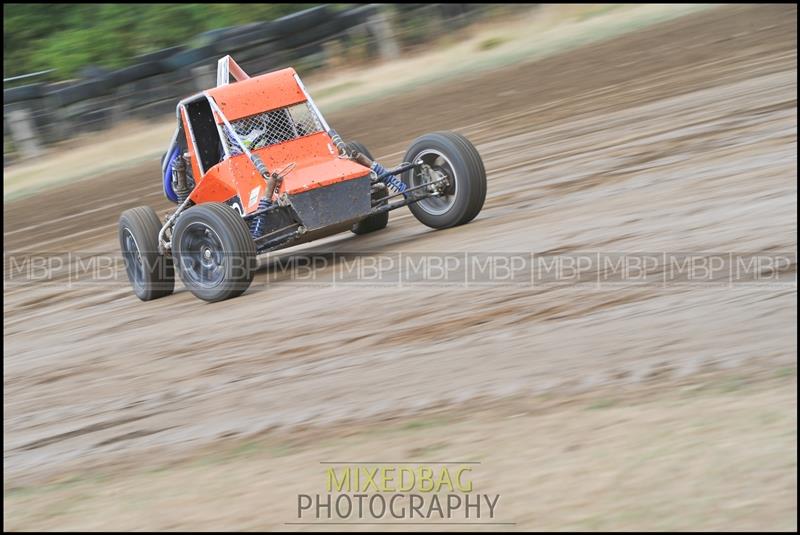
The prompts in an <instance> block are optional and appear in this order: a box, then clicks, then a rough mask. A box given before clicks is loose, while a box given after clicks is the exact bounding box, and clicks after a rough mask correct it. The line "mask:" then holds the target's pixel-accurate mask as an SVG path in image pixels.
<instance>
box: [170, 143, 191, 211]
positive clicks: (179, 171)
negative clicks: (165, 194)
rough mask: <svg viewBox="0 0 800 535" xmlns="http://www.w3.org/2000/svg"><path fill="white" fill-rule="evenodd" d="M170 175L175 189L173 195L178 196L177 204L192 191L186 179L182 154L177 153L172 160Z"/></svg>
mask: <svg viewBox="0 0 800 535" xmlns="http://www.w3.org/2000/svg"><path fill="white" fill-rule="evenodd" d="M172 177H173V179H174V184H173V189H174V190H175V195H177V196H178V204H182V203H183V201H185V200H186V197H188V196H189V194H190V193H191V192H192V188H191V187H190V186H189V183H188V181H187V180H186V158H185V156H184V155H182V154H178V157H177V158H175V161H174V162H172Z"/></svg>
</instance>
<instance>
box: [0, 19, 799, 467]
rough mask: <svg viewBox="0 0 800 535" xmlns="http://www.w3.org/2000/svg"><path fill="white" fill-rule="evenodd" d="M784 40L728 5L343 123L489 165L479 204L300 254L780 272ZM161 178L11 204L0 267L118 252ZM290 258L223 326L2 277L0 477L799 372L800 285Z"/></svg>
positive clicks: (790, 198) (382, 151)
mask: <svg viewBox="0 0 800 535" xmlns="http://www.w3.org/2000/svg"><path fill="white" fill-rule="evenodd" d="M792 14H794V17H792V16H791V15H792ZM795 20H796V7H793V6H758V7H747V6H734V7H726V8H720V9H717V10H714V11H713V12H709V13H706V14H703V15H700V16H694V17H692V18H690V19H688V20H680V21H673V22H670V23H667V24H664V25H661V26H659V27H658V28H653V29H650V30H648V31H647V32H641V33H637V34H631V35H629V36H624V37H621V38H618V39H614V40H611V41H609V42H606V43H601V44H598V45H593V46H592V47H590V48H586V49H581V50H575V51H571V52H568V53H566V54H562V55H561V56H559V57H556V58H549V59H546V60H543V61H540V62H537V63H532V64H528V65H522V66H516V67H514V68H511V69H503V70H500V71H497V72H493V73H490V74H488V75H481V76H479V77H478V76H476V77H471V78H468V79H466V80H465V81H457V82H454V83H449V84H446V85H443V86H438V87H435V88H424V89H420V90H418V91H415V92H410V93H408V94H405V95H400V96H396V97H391V98H388V99H386V100H385V101H384V102H381V103H376V104H367V105H365V106H363V107H360V108H359V109H358V110H353V111H352V112H349V113H348V114H346V115H345V114H336V115H334V116H333V117H330V118H329V119H330V120H331V122H332V124H336V125H337V128H339V130H340V131H342V132H343V133H345V134H347V135H349V136H352V137H354V138H358V139H360V140H361V141H363V142H366V143H367V144H368V145H369V146H370V147H375V149H374V152H375V153H376V154H378V155H381V156H385V157H387V158H388V159H389V163H393V162H395V161H399V159H400V158H401V157H402V153H403V150H404V148H405V147H406V146H407V145H408V143H409V142H410V141H411V138H413V137H414V136H416V135H418V134H420V133H422V132H424V131H426V130H437V129H443V128H457V129H459V130H460V131H462V132H463V133H465V134H466V135H468V136H469V137H471V138H472V139H474V141H475V142H476V145H477V146H478V149H479V150H480V152H481V154H482V155H483V157H484V160H485V162H486V166H487V171H488V175H489V194H488V198H487V202H486V206H485V208H484V211H483V212H482V213H481V215H480V216H479V217H478V218H477V219H476V220H475V221H474V222H472V223H471V224H469V225H467V226H464V227H460V228H455V229H451V230H448V231H443V232H434V231H430V230H429V229H426V228H425V227H422V226H421V225H420V224H419V223H418V222H417V221H416V220H415V219H414V218H413V217H412V216H411V215H410V214H408V213H407V212H395V213H393V214H392V216H391V218H390V224H389V228H388V229H387V230H386V231H382V232H379V233H376V234H374V235H368V236H363V237H358V238H355V237H352V236H349V235H341V236H337V237H335V238H331V239H327V240H325V241H322V242H317V243H314V244H311V245H309V246H306V247H303V248H301V251H303V252H306V251H311V252H318V253H321V254H322V253H324V254H326V255H329V257H330V258H333V255H339V256H346V255H347V254H362V253H381V252H384V253H386V252H391V253H412V254H413V253H421V252H442V251H446V252H454V253H463V252H485V253H491V252H500V251H505V252H515V251H517V252H550V253H559V252H560V253H563V252H580V251H698V252H703V251H751V252H758V251H793V250H795V249H796V242H797V223H796V215H795V209H796V203H797V189H796V176H797V164H796V135H797V114H796V113H797V112H796V105H797V104H796V96H797V89H796V72H797V63H796V42H797V37H796V23H794V21H795ZM587 73H591V75H587ZM423 107H424V109H426V110H429V113H426V114H425V115H424V116H423V117H420V120H419V121H413V122H410V121H407V120H406V119H407V117H406V116H407V113H408V112H407V110H419V109H422V108H423ZM390 124H391V125H395V126H393V127H391V128H389V127H387V126H384V125H390ZM157 168H158V164H157V162H153V163H151V164H148V165H143V166H141V167H140V168H137V169H133V170H126V171H120V172H116V173H111V174H109V176H108V177H104V178H103V179H93V180H87V181H83V182H81V183H78V184H74V185H66V186H62V187H58V188H54V189H53V190H52V191H48V192H43V193H41V194H40V195H37V196H36V197H35V198H31V199H21V200H18V201H15V202H13V203H11V204H7V205H4V214H5V216H6V217H5V220H6V227H5V228H4V238H5V239H6V246H5V251H6V253H8V252H9V251H19V250H23V251H36V250H41V249H42V248H45V249H50V248H52V249H57V250H56V251H55V253H53V254H64V253H76V252H77V253H82V254H83V255H86V256H91V255H92V254H99V253H102V252H113V253H114V254H115V255H116V254H117V245H116V220H117V218H118V216H119V213H120V212H121V211H122V210H124V209H125V208H128V207H130V206H135V205H139V204H142V203H151V204H153V206H154V207H155V208H156V209H157V210H158V211H159V213H163V211H165V210H167V209H168V208H169V204H168V203H167V202H166V201H164V200H163V199H162V198H161V191H160V185H159V181H158V169H157ZM40 206H48V207H52V210H51V212H52V213H51V216H52V219H51V220H50V221H49V222H46V221H42V220H41V216H40V215H39V212H38V211H37V207H40ZM49 223H50V224H49ZM293 254H296V253H293V252H292V251H287V252H282V253H280V254H277V255H269V256H265V257H262V259H261V264H262V265H261V269H260V270H259V273H258V274H257V277H256V280H255V282H254V284H253V288H252V289H251V290H250V291H248V292H247V293H246V294H245V295H244V296H242V297H241V298H238V299H235V300H232V301H228V302H223V303H218V304H214V305H207V304H205V303H202V302H200V301H198V300H196V299H195V298H194V297H193V296H192V295H191V294H189V293H188V292H187V291H185V290H184V289H183V288H182V286H181V285H180V284H178V291H177V292H176V294H175V295H173V296H171V297H169V298H166V299H162V300H158V301H154V302H150V303H141V302H139V301H138V300H136V299H135V298H134V297H133V296H132V295H131V294H130V292H129V290H128V286H127V281H126V280H125V279H124V276H123V277H122V278H121V279H119V278H115V277H112V278H111V279H110V280H107V281H105V282H103V283H102V284H100V283H96V282H95V283H92V281H91V280H87V279H86V277H85V275H84V276H83V277H77V279H73V278H72V277H71V276H70V272H69V269H70V267H71V266H72V264H66V265H61V266H60V267H59V268H58V269H54V270H53V273H52V275H53V276H54V281H52V282H51V283H49V284H42V283H37V282H30V281H24V280H23V281H17V280H14V281H9V278H8V273H9V269H10V268H9V266H8V265H5V264H4V273H5V274H6V280H5V284H4V297H5V300H4V320H3V321H4V328H5V329H6V332H5V335H6V336H5V337H4V338H5V348H6V349H5V352H4V377H3V381H4V387H5V390H6V396H5V398H4V409H5V410H4V434H5V437H6V445H5V447H4V453H5V459H4V466H5V468H6V470H7V471H8V473H10V474H12V477H15V478H18V477H23V476H24V475H25V476H27V475H31V474H36V473H40V472H46V471H48V470H51V469H54V468H56V467H60V466H62V463H78V462H93V461H95V460H110V459H114V458H117V457H120V456H127V455H131V454H132V453H135V452H136V451H140V450H142V449H146V448H150V447H169V448H175V449H181V448H186V447H193V446H195V445H201V444H204V443H207V442H211V441H214V440H216V439H218V438H220V437H228V436H232V435H240V434H250V433H258V432H262V431H264V430H269V429H273V428H275V427H278V426H289V427H291V426H296V425H298V424H303V425H325V424H330V423H336V422H341V421H344V420H347V419H360V418H372V417H376V416H380V415H384V416H391V415H395V414H401V413H406V412H413V411H415V410H419V409H422V408H425V407H430V406H436V405H441V404H458V403H461V402H463V401H466V400H470V399H475V398H487V399H493V398H503V397H507V396H512V395H518V394H526V393H539V392H562V393H563V392H571V391H575V390H580V389H588V388H593V387H595V386H597V385H599V384H604V385H609V384H610V385H619V386H620V387H625V386H626V385H628V386H630V385H635V384H637V383H639V382H644V381H651V380H652V381H656V380H662V379H664V378H665V377H670V376H680V375H685V374H691V373H696V372H697V371H699V370H706V369H714V368H720V367H736V366H744V365H749V366H754V367H755V368H757V369H761V370H770V369H774V368H776V367H781V366H796V361H795V357H794V355H795V354H796V328H795V327H794V325H795V324H796V286H794V287H793V288H792V287H786V286H781V287H766V286H765V287H734V288H725V287H713V288H703V287H666V288H664V287H649V286H640V285H635V284H628V285H623V284H620V285H615V286H613V287H603V288H586V287H572V288H570V287H551V286H542V287H528V286H496V287H469V288H462V287H445V288H442V287H435V286H421V285H420V286H411V287H406V288H399V287H394V286H391V285H388V286H366V285H358V284H351V285H343V286H339V287H332V286H331V285H329V284H324V283H322V284H320V283H316V284H315V283H313V281H312V282H308V281H292V280H285V279H284V280H281V277H280V276H276V269H277V268H276V264H275V259H276V258H285V257H291V255H293ZM335 269H336V267H335V266H333V265H327V266H323V267H321V268H320V269H319V270H318V271H317V273H316V275H317V276H318V280H325V277H330V275H331V274H332V273H333V271H334V270H335ZM795 269H796V268H795ZM114 273H116V275H120V274H121V273H120V272H119V271H115V272H114ZM278 275H279V274H278Z"/></svg>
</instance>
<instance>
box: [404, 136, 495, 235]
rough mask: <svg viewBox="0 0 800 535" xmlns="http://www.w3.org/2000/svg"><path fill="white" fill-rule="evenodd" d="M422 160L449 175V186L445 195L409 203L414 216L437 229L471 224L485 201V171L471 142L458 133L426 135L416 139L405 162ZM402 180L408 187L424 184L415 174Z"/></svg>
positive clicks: (412, 172)
mask: <svg viewBox="0 0 800 535" xmlns="http://www.w3.org/2000/svg"><path fill="white" fill-rule="evenodd" d="M419 158H422V159H423V160H424V161H426V163H428V164H429V165H431V166H432V167H434V168H435V169H438V170H440V171H442V172H443V173H444V174H445V175H447V176H448V178H449V179H450V184H449V186H448V188H447V189H446V190H445V195H444V196H442V197H431V198H428V199H424V200H422V201H419V202H416V203H413V204H410V205H409V209H410V210H411V213H412V214H414V217H416V218H417V219H418V220H419V221H420V222H421V223H423V224H424V225H427V226H429V227H431V228H435V229H443V228H450V227H455V226H458V225H463V224H465V223H469V222H470V221H472V220H473V219H474V218H475V216H477V215H478V213H479V212H480V211H481V208H483V203H484V201H485V200H486V169H485V168H484V166H483V161H482V160H481V155H480V154H478V151H477V149H475V147H474V146H473V145H472V143H470V142H469V140H468V139H467V138H465V137H464V136H462V135H461V134H457V133H456V132H434V133H432V134H426V135H424V136H422V137H419V138H417V139H416V140H414V142H413V143H412V144H411V147H410V148H409V149H408V152H406V156H405V158H404V159H403V161H406V162H412V161H415V160H417V159H419ZM403 181H404V182H405V183H406V184H407V185H409V186H415V185H419V184H420V183H422V182H421V178H420V177H419V174H418V173H414V171H408V172H406V173H405V174H404V176H403Z"/></svg>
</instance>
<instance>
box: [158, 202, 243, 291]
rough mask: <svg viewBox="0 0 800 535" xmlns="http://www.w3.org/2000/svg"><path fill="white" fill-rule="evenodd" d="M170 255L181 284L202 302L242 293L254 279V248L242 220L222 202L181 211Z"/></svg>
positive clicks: (173, 234)
mask: <svg viewBox="0 0 800 535" xmlns="http://www.w3.org/2000/svg"><path fill="white" fill-rule="evenodd" d="M172 236H173V238H172V254H173V256H174V257H175V259H176V264H177V266H178V270H179V271H180V274H181V279H182V280H183V283H184V284H185V285H186V287H187V288H189V291H190V292H192V293H193V294H194V295H195V296H197V297H199V298H200V299H203V300H204V301H212V302H213V301H222V300H224V299H230V298H231V297H237V296H239V295H241V294H243V293H244V292H245V290H247V288H248V287H249V286H250V283H251V282H252V281H253V276H254V275H255V268H256V264H257V259H256V247H255V244H254V243H253V238H252V237H251V236H250V230H249V229H248V228H247V224H246V223H245V221H244V219H242V217H241V216H240V215H239V214H238V212H236V211H235V210H234V209H233V208H231V207H230V206H228V205H227V204H223V203H205V204H200V205H197V206H193V207H191V208H189V209H188V210H186V211H185V212H183V213H182V214H181V215H180V217H179V218H178V222H177V223H176V224H175V229H174V231H173V233H172Z"/></svg>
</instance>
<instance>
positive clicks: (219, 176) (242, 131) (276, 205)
mask: <svg viewBox="0 0 800 535" xmlns="http://www.w3.org/2000/svg"><path fill="white" fill-rule="evenodd" d="M231 77H233V79H234V81H233V82H232V81H231ZM177 116H178V127H177V129H176V131H175V134H174V136H173V138H172V141H171V144H170V147H169V150H168V151H167V153H166V155H165V156H164V159H163V161H162V172H163V186H164V194H165V195H166V196H167V198H168V199H170V200H171V201H173V202H175V203H176V204H177V205H178V206H177V209H176V210H175V211H174V212H172V214H170V215H169V216H168V217H167V218H166V221H163V222H162V221H161V220H160V219H159V218H158V216H157V215H156V213H155V211H154V210H153V209H152V208H150V207H147V206H142V207H137V208H132V209H130V210H126V211H125V212H123V214H122V216H121V217H120V222H119V239H120V246H121V249H122V254H123V257H124V260H125V266H126V271H127V274H128V278H129V280H130V282H131V285H132V286H133V290H134V293H135V294H136V295H137V296H138V297H139V298H140V299H142V300H145V301H146V300H149V299H155V298H158V297H163V296H165V295H169V294H170V293H172V291H173V289H174V286H175V274H174V273H175V270H174V267H173V261H174V265H177V267H178V272H179V273H180V276H181V279H182V280H183V282H184V284H185V285H186V286H187V287H188V288H189V290H190V291H191V292H192V293H193V294H194V295H196V296H197V297H199V298H201V299H204V300H206V301H220V300H223V299H227V298H230V297H235V296H237V295H240V294H241V293H243V292H244V291H245V290H246V289H247V288H248V287H249V285H250V282H251V281H252V279H253V275H254V272H255V268H256V266H257V260H256V255H257V254H258V253H261V252H266V251H272V250H275V249H279V248H283V247H288V246H290V245H296V244H298V243H303V242H307V241H310V240H314V239H317V238H321V237H324V236H328V235H331V234H334V233H338V232H342V231H345V230H348V229H350V230H352V232H354V233H356V234H364V233H367V232H373V231H376V230H380V229H382V228H384V227H385V226H386V224H387V222H388V217H389V214H388V213H389V211H390V210H394V209H395V208H400V207H402V206H408V207H409V209H410V210H411V212H412V213H413V214H414V216H416V218H417V219H418V220H419V221H421V222H422V223H424V224H425V225H428V226H430V227H433V228H437V229H441V228H449V227H453V226H456V225H461V224H464V223H467V222H468V221H470V220H472V219H473V218H474V217H475V216H476V215H478V212H480V210H481V208H482V207H483V202H484V199H485V198H486V172H485V170H484V166H483V162H482V161H481V157H480V155H479V154H478V151H477V150H475V147H474V146H473V145H472V144H471V143H470V142H469V141H468V140H467V139H466V138H464V137H463V136H461V135H460V134H456V133H453V132H436V133H432V134H427V135H424V136H421V137H420V138H418V139H416V140H415V141H414V142H413V143H412V144H411V147H410V148H409V149H408V152H407V153H406V156H405V158H404V160H403V163H401V164H400V165H399V166H397V167H395V168H393V169H386V168H384V167H383V166H381V165H380V164H379V163H378V162H376V161H374V160H373V158H372V155H371V154H370V153H369V151H368V150H367V149H366V148H365V147H364V146H363V145H361V144H359V143H356V142H350V143H346V142H344V141H343V140H342V139H341V137H340V136H339V135H338V134H336V132H335V131H334V130H332V129H331V128H330V127H329V126H328V124H327V122H325V119H324V117H323V116H322V114H321V113H320V111H319V109H318V108H317V107H316V106H315V105H314V101H313V100H312V99H311V96H310V95H309V94H308V92H307V91H306V89H305V87H304V86H303V83H302V82H301V81H300V78H299V77H298V76H297V73H296V72H295V71H294V69H291V68H288V69H283V70H279V71H275V72H271V73H267V74H263V75H260V76H254V77H252V78H251V77H249V76H248V75H247V74H246V73H245V72H244V71H243V70H242V69H241V68H240V67H239V66H238V65H237V64H236V62H235V61H233V59H232V58H231V57H230V56H226V57H224V58H222V59H220V60H219V63H218V65H217V86H216V87H215V88H213V89H209V90H207V91H203V92H202V93H198V94H196V95H194V96H191V97H189V98H186V99H184V100H182V101H181V102H179V103H178V106H177ZM173 259H174V260H173Z"/></svg>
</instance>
